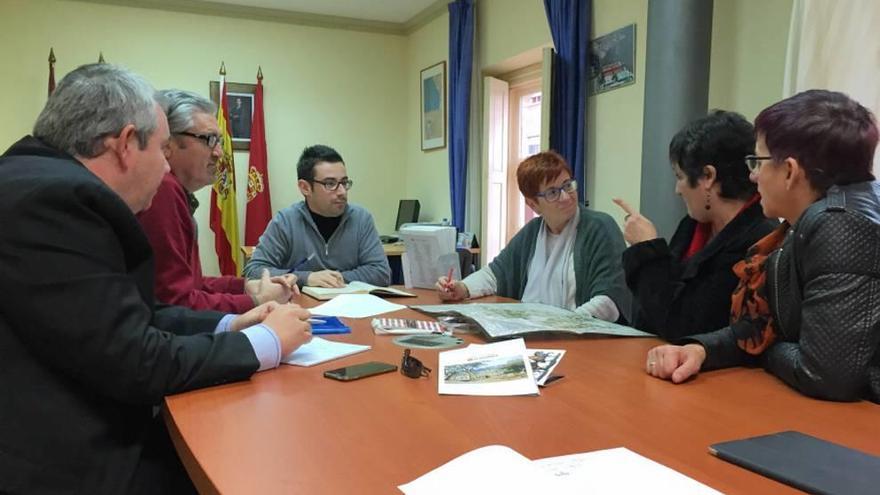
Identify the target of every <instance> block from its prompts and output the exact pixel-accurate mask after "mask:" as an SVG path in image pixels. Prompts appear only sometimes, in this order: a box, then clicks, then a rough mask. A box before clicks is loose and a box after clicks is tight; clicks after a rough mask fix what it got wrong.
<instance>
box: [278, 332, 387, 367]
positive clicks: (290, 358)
mask: <svg viewBox="0 0 880 495" xmlns="http://www.w3.org/2000/svg"><path fill="white" fill-rule="evenodd" d="M369 348H370V346H368V345H359V344H349V343H347V342H336V341H333V340H325V339H322V338H321V337H312V340H311V342H309V343H308V344H304V345H302V346H300V348H299V349H297V350H295V351H293V352H292V353H290V354H288V355H287V356H284V358H282V359H281V362H282V363H284V364H292V365H294V366H314V365H316V364H320V363H325V362H327V361H332V360H334V359H338V358H341V357H345V356H350V355H352V354H357V353H359V352H364V351H366V350H368V349H369Z"/></svg>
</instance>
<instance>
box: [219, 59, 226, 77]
mask: <svg viewBox="0 0 880 495" xmlns="http://www.w3.org/2000/svg"><path fill="white" fill-rule="evenodd" d="M220 75H221V76H225V75H226V64H225V63H224V62H222V61H221V62H220Z"/></svg>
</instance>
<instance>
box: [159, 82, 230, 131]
mask: <svg viewBox="0 0 880 495" xmlns="http://www.w3.org/2000/svg"><path fill="white" fill-rule="evenodd" d="M159 102H160V104H161V105H162V110H164V111H165V115H166V116H167V117H168V129H169V130H170V131H171V134H177V133H180V132H186V131H188V130H190V129H192V126H193V115H194V114H196V113H206V114H208V115H214V114H216V113H217V105H215V104H214V102H212V101H211V100H209V99H207V98H205V97H204V96H202V95H199V94H196V93H193V92H191V91H183V90H180V89H163V90H161V91H159Z"/></svg>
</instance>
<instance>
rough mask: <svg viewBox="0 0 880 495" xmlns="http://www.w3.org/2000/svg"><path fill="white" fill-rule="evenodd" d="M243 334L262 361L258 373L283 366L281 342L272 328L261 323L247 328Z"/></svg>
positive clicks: (258, 358)
mask: <svg viewBox="0 0 880 495" xmlns="http://www.w3.org/2000/svg"><path fill="white" fill-rule="evenodd" d="M241 333H243V334H244V335H245V337H247V338H248V340H249V341H250V342H251V347H253V349H254V354H256V356H257V360H258V361H260V368H259V369H258V370H257V371H265V370H270V369H272V368H277V367H278V365H279V364H281V357H282V356H281V340H280V339H279V338H278V336H277V335H275V332H274V331H273V330H272V329H271V328H269V327H267V326H266V325H263V324H262V323H260V324H257V325H254V326H252V327H248V328H245V329H244V330H242V331H241Z"/></svg>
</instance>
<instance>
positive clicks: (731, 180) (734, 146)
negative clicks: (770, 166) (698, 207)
mask: <svg viewBox="0 0 880 495" xmlns="http://www.w3.org/2000/svg"><path fill="white" fill-rule="evenodd" d="M754 151H755V131H754V128H753V127H752V124H750V123H749V121H748V120H746V118H745V117H743V116H742V115H740V114H738V113H736V112H726V111H724V110H712V111H711V112H709V115H706V116H705V117H700V118H699V119H697V120H694V121H692V122H690V123H689V124H687V125H685V126H684V127H683V128H682V129H681V130H680V131H678V133H677V134H676V135H675V136H674V137H673V138H672V141H670V143H669V161H670V162H672V163H673V164H677V165H678V167H679V168H680V169H681V171H682V172H684V174H685V175H686V176H687V178H688V184H690V186H691V187H693V186H695V185H697V180H698V179H699V178H700V177H701V176H702V175H703V167H705V166H706V165H712V166H714V167H715V174H716V180H717V181H718V183H719V184H721V192H720V195H721V197H722V198H728V199H747V198H750V197H752V196H753V195H754V194H755V192H756V191H757V186H756V185H755V184H753V183H752V182H751V181H750V180H749V170H748V168H747V167H746V165H745V157H746V155H750V154H752V153H754Z"/></svg>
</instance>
